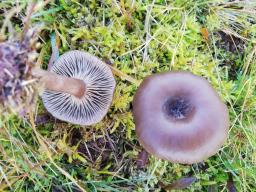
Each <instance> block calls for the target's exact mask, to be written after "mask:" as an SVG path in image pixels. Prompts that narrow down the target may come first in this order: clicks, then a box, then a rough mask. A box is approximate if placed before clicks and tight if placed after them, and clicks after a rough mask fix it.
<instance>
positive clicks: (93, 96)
mask: <svg viewBox="0 0 256 192" xmlns="http://www.w3.org/2000/svg"><path fill="white" fill-rule="evenodd" d="M50 71H51V72H54V73H57V74H59V75H63V76H67V77H72V78H76V79H80V80H82V81H84V83H85V84H86V94H85V95H84V96H83V97H82V98H77V97H75V96H73V95H70V94H68V93H63V92H54V91H50V90H45V91H44V92H43V94H42V99H43V102H44V105H45V107H46V109H47V110H48V111H49V112H50V113H51V114H52V115H53V116H54V117H56V118H57V119H60V120H63V121H67V122H70V123H74V124H80V125H91V124H95V123H97V122H99V121H100V120H101V119H102V118H103V117H104V116H105V115H106V113H107V111H108V109H109V107H110V104H111V102H112V97H113V92H114V89H115V79H114V77H113V75H112V72H111V69H110V68H109V67H108V66H107V65H106V64H105V63H103V62H102V61H101V60H99V59H98V58H97V57H95V56H92V55H90V54H88V53H85V52H82V51H69V52H66V53H65V54H63V55H62V56H61V57H60V58H59V59H58V60H57V61H56V63H54V65H53V66H52V68H51V69H50Z"/></svg>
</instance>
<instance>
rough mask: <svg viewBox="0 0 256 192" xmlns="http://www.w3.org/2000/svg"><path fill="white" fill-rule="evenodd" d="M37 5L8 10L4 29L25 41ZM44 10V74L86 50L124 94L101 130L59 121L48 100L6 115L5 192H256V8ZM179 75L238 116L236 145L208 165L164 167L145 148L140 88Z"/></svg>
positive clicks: (6, 3)
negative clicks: (62, 57) (204, 83)
mask: <svg viewBox="0 0 256 192" xmlns="http://www.w3.org/2000/svg"><path fill="white" fill-rule="evenodd" d="M40 2H41V1H39V3H40ZM31 3H32V1H28V0H19V1H12V0H3V1H1V2H0V24H1V25H0V26H3V25H4V24H6V21H8V22H7V23H11V24H12V25H13V27H14V29H15V31H16V32H17V34H19V33H21V31H22V29H23V25H22V22H24V18H25V13H26V8H27V7H29V4H31ZM40 5H42V6H41V8H38V9H37V11H36V12H34V13H32V16H31V22H30V27H33V26H37V25H38V26H40V27H42V29H41V32H40V33H38V42H40V44H38V45H37V52H38V53H39V56H38V59H37V64H38V65H41V66H42V67H43V68H47V65H48V63H49V59H50V56H51V47H52V46H53V42H57V46H58V49H59V52H60V54H62V53H64V52H65V51H68V50H74V49H78V50H84V51H87V52H89V53H91V54H94V55H96V56H98V57H99V58H101V59H102V60H104V61H105V62H106V63H107V64H108V65H111V66H112V68H113V72H114V74H115V78H116V82H117V86H116V90H115V94H114V99H113V103H112V106H111V108H110V110H109V112H108V114H107V116H106V117H105V118H104V119H103V120H102V121H101V122H100V123H98V124H96V125H93V126H78V125H72V124H68V123H65V122H62V121H59V120H56V119H54V118H53V117H52V116H51V115H50V114H48V113H47V111H46V110H45V108H44V107H43V105H42V102H41V100H40V97H38V100H37V103H36V106H35V109H34V110H31V111H30V112H29V113H28V115H25V116H23V117H19V116H18V115H15V114H14V113H8V114H6V113H5V114H2V115H1V117H0V178H1V179H0V191H55V192H57V191H168V190H172V189H176V190H181V189H183V188H184V189H183V190H184V191H230V192H234V191H244V192H249V191H256V184H255V183H256V123H255V119H256V90H255V87H256V44H255V43H256V25H255V23H256V2H255V1H254V0H241V1H231V0H230V1H227V0H209V1H204V0H175V1H167V0H153V1H133V0H127V1H124V0H120V1H116V0H113V1H112V0H106V1H100V0H99V1H96V0H90V1H83V0H56V1H54V0H53V1H45V3H44V4H43V3H42V2H41V4H40ZM19 6H20V8H17V7H19ZM12 11H13V12H14V14H13V15H12V17H10V18H9V17H8V16H7V13H10V12H12ZM8 26H9V24H8ZM7 38H9V39H10V38H12V37H11V35H10V28H9V30H6V31H5V30H3V28H2V30H1V36H0V39H1V41H5V40H6V39H7ZM51 39H52V40H51ZM173 70H187V71H191V72H193V73H194V74H196V75H200V76H203V77H205V78H206V79H207V80H208V81H209V82H210V83H211V84H212V86H213V87H214V88H215V90H216V91H217V92H218V94H219V95H220V97H221V98H222V100H223V101H224V102H225V103H226V104H227V106H228V109H229V115H230V129H229V136H228V139H227V141H226V142H225V144H224V146H223V147H222V148H221V149H220V150H219V152H218V153H217V154H216V155H214V156H212V157H211V158H209V159H208V160H206V161H205V162H201V163H198V164H193V165H182V164H173V163H171V162H168V161H164V160H159V159H157V158H155V157H154V156H151V155H148V154H147V153H146V151H144V150H143V148H142V147H141V146H140V144H139V142H138V140H137V136H136V134H135V125H134V121H133V117H132V113H131V112H132V100H133V96H134V93H135V92H136V90H137V88H138V85H139V84H140V82H141V81H142V80H143V78H144V77H146V76H147V75H150V74H153V73H159V72H162V71H173Z"/></svg>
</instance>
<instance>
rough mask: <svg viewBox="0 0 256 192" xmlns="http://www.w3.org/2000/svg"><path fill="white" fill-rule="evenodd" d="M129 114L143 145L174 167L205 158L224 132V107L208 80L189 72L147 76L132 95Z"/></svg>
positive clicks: (216, 145)
mask: <svg viewBox="0 0 256 192" xmlns="http://www.w3.org/2000/svg"><path fill="white" fill-rule="evenodd" d="M133 115H134V119H135V125H136V133H137V136H138V139H139V141H140V143H141V144H142V146H143V147H144V148H145V149H146V150H147V151H148V152H149V153H151V154H153V155H155V156H157V157H159V158H161V159H165V160H169V161H172V162H176V163H184V164H192V163H196V162H200V161H202V160H205V159H207V158H208V157H210V156H212V155H214V154H215V153H216V152H217V151H218V149H219V148H220V147H221V146H222V145H223V143H224V141H225V139H226V138H227V134H228V127H229V116H228V110H227V107H226V105H225V104H224V103H223V102H222V101H221V99H220V98H219V96H218V95H217V93H216V92H215V90H214V89H213V88H212V87H211V85H210V84H209V83H208V81H207V80H205V79H204V78H202V77H199V76H196V75H193V74H192V73H189V72H181V71H178V72H166V73H161V74H156V75H152V76H150V77H147V78H146V79H145V80H144V81H143V82H142V84H141V85H140V87H139V89H138V91H137V93H136V94H135V97H134V100H133Z"/></svg>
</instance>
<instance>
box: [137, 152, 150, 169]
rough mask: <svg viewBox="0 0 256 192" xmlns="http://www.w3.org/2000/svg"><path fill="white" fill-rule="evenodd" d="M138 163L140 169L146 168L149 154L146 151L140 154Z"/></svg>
mask: <svg viewBox="0 0 256 192" xmlns="http://www.w3.org/2000/svg"><path fill="white" fill-rule="evenodd" d="M136 163H137V167H138V168H139V169H142V168H144V167H145V166H146V164H147V163H148V153H147V152H146V151H145V150H142V151H141V152H140V153H139V155H138V159H137V161H136Z"/></svg>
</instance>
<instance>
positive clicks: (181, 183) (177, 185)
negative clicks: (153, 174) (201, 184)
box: [160, 177, 197, 190]
mask: <svg viewBox="0 0 256 192" xmlns="http://www.w3.org/2000/svg"><path fill="white" fill-rule="evenodd" d="M196 181H197V178H196V177H183V178H181V179H179V180H176V181H174V182H173V183H171V184H169V185H163V184H160V185H161V186H162V188H164V189H165V190H173V189H185V188H186V187H188V186H190V185H191V184H192V183H194V182H196Z"/></svg>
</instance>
